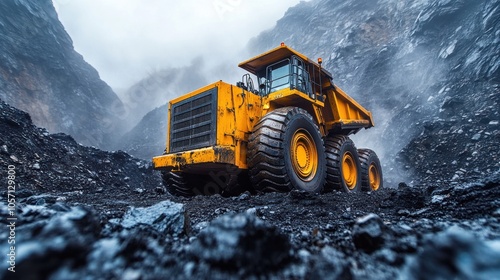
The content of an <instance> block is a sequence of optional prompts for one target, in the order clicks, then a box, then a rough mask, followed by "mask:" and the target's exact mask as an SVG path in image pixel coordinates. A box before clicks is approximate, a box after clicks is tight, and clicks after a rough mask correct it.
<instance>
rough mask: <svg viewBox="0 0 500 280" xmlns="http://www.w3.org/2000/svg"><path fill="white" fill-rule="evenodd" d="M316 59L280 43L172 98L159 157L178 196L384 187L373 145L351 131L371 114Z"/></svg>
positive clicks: (369, 122) (158, 162)
mask: <svg viewBox="0 0 500 280" xmlns="http://www.w3.org/2000/svg"><path fill="white" fill-rule="evenodd" d="M321 62H322V61H321V59H318V61H317V62H315V61H312V60H310V59H309V58H307V57H306V56H304V55H303V54H301V53H299V52H297V51H295V50H293V49H292V48H290V47H288V46H286V45H285V44H283V43H282V44H281V45H280V46H279V47H277V48H274V49H272V50H270V51H268V52H265V53H263V54H260V55H258V56H256V57H254V58H251V59H249V60H247V61H244V62H242V63H240V64H239V67H241V68H243V69H245V70H246V71H248V72H249V73H250V74H253V75H254V76H253V77H254V78H256V81H257V82H256V83H254V79H252V76H251V75H250V74H245V75H243V77H242V81H241V82H238V83H236V85H231V84H228V83H225V82H223V81H218V82H215V83H213V84H210V85H207V86H205V87H203V88H200V89H198V90H195V91H193V92H191V93H188V94H186V95H183V96H181V97H179V98H176V99H174V100H172V101H170V103H169V107H168V108H169V109H168V110H169V111H168V128H167V143H166V148H165V152H164V154H163V155H160V156H157V157H154V158H153V165H154V168H155V169H159V170H162V171H163V179H164V183H165V186H166V188H167V190H168V191H169V192H170V193H172V194H174V195H181V196H192V195H196V194H213V193H223V194H237V193H239V192H241V191H243V190H245V189H252V190H256V191H269V190H270V191H282V192H285V191H290V190H292V189H300V190H305V191H308V192H323V191H331V190H341V191H346V192H350V191H358V190H360V189H362V190H372V191H375V190H378V189H379V188H380V187H382V184H383V178H382V169H381V165H380V161H379V159H378V156H377V155H376V153H375V152H374V151H372V150H370V149H357V148H356V146H355V145H354V143H353V141H352V140H351V139H350V138H349V135H351V134H353V133H356V132H358V131H360V130H361V129H363V128H370V127H372V126H373V120H372V115H371V113H370V112H369V111H368V110H366V109H365V108H363V107H362V106H361V105H360V104H358V103H357V102H356V101H355V100H354V99H352V98H351V97H350V96H349V95H347V94H346V93H345V92H344V91H342V90H341V89H340V88H339V87H338V86H336V85H335V84H334V83H333V81H332V75H331V74H330V73H329V72H328V71H326V70H325V69H323V68H322V67H321Z"/></svg>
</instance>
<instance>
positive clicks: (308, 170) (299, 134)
mask: <svg viewBox="0 0 500 280" xmlns="http://www.w3.org/2000/svg"><path fill="white" fill-rule="evenodd" d="M290 156H291V160H292V166H293V169H294V171H295V174H297V175H298V177H299V178H300V179H301V180H303V181H311V180H312V179H313V178H314V176H315V175H316V171H317V169H318V152H317V150H316V145H315V144H314V140H313V139H312V137H311V135H310V134H309V133H308V132H307V131H305V130H302V129H301V130H298V131H296V132H295V134H294V135H293V137H292V142H291V145H290Z"/></svg>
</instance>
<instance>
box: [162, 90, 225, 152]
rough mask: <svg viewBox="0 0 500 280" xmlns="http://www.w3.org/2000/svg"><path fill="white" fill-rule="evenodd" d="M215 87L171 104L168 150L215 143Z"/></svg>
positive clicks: (186, 148)
mask: <svg viewBox="0 0 500 280" xmlns="http://www.w3.org/2000/svg"><path fill="white" fill-rule="evenodd" d="M216 107H217V88H216V87H215V88H212V89H210V90H207V91H205V92H202V93H200V94H198V95H196V96H193V97H191V98H189V99H186V100H184V101H181V102H179V103H176V104H173V105H172V108H171V116H170V152H171V153H173V152H181V151H187V150H191V149H197V148H202V147H208V146H212V145H215V133H216V124H215V123H216V111H217V110H216Z"/></svg>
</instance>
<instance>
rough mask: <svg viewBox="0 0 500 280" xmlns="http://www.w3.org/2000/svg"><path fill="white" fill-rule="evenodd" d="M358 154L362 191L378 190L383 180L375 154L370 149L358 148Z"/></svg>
mask: <svg viewBox="0 0 500 280" xmlns="http://www.w3.org/2000/svg"><path fill="white" fill-rule="evenodd" d="M358 154H359V161H360V164H361V189H362V190H364V191H377V190H379V189H380V188H381V187H382V186H383V184H384V182H383V176H382V167H381V165H380V160H379V159H378V156H377V154H376V153H375V152H374V151H372V150H370V149H359V150H358Z"/></svg>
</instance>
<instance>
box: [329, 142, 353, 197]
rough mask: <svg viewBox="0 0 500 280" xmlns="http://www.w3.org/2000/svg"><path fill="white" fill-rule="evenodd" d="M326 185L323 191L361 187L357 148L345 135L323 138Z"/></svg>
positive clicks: (350, 189) (351, 190) (347, 190)
mask: <svg viewBox="0 0 500 280" xmlns="http://www.w3.org/2000/svg"><path fill="white" fill-rule="evenodd" d="M325 151H326V170H327V176H326V185H325V191H332V190H339V191H343V192H357V191H359V190H360V189H361V170H360V162H359V156H358V150H357V149H356V146H355V145H354V142H352V140H351V139H350V138H349V137H347V136H345V135H333V136H328V137H326V139H325Z"/></svg>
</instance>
